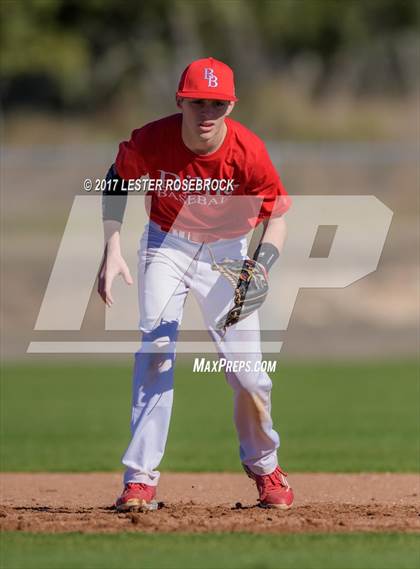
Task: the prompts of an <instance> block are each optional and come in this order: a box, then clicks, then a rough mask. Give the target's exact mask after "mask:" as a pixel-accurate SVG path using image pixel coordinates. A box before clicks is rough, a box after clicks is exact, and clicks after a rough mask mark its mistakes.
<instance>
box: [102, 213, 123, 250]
mask: <svg viewBox="0 0 420 569" xmlns="http://www.w3.org/2000/svg"><path fill="white" fill-rule="evenodd" d="M103 227H104V241H105V247H106V250H107V252H108V253H121V243H120V232H121V223H120V222H119V221H116V220H114V219H104V220H103Z"/></svg>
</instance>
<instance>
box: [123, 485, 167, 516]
mask: <svg viewBox="0 0 420 569" xmlns="http://www.w3.org/2000/svg"><path fill="white" fill-rule="evenodd" d="M155 496H156V486H148V485H147V484H141V483H137V482H129V483H128V484H126V485H125V487H124V491H123V493H122V494H121V496H120V497H119V498H118V500H117V501H116V503H115V507H116V509H117V510H118V511H119V512H129V511H132V510H154V509H156V508H155V506H157V503H156V502H155V501H154V500H153V499H154V497H155Z"/></svg>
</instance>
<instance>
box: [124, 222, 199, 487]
mask: <svg viewBox="0 0 420 569" xmlns="http://www.w3.org/2000/svg"><path fill="white" fill-rule="evenodd" d="M166 235H167V234H164V233H163V232H161V231H158V230H157V229H155V228H152V229H150V230H149V231H146V233H145V235H144V236H143V238H142V240H141V243H140V250H139V270H138V280H139V304H140V312H141V319H140V329H141V331H142V344H141V348H140V350H139V351H138V352H137V353H136V354H135V364H134V371H133V395H132V414H131V435H132V436H131V441H130V443H129V445H128V448H127V450H126V452H125V454H124V456H123V459H122V462H123V464H124V465H125V467H126V471H125V475H124V482H125V483H126V484H128V483H142V484H147V485H149V486H156V485H157V483H158V480H159V472H158V471H157V470H156V468H157V466H158V465H159V463H160V461H161V459H162V456H163V453H164V450H165V444H166V439H167V434H168V429H169V422H170V417H171V410H172V400H173V378H174V364H175V344H176V339H177V334H178V328H179V324H180V322H181V319H182V312H183V307H184V302H185V299H186V295H187V292H188V287H187V285H186V284H185V279H184V278H183V272H184V270H185V269H186V267H188V265H189V264H190V263H191V259H190V258H189V252H186V251H184V250H182V248H181V249H180V248H179V247H178V244H177V242H176V240H175V239H173V238H171V239H167V238H166Z"/></svg>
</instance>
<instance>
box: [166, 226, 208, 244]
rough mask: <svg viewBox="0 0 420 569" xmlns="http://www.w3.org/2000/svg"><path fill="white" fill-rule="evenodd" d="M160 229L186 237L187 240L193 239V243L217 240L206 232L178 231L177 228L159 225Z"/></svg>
mask: <svg viewBox="0 0 420 569" xmlns="http://www.w3.org/2000/svg"><path fill="white" fill-rule="evenodd" d="M161 230H162V231H165V232H166V233H172V235H176V236H177V237H181V239H187V241H193V242H194V243H209V242H210V241H218V239H215V238H214V237H213V236H212V235H209V234H208V233H196V232H195V231H180V230H179V229H172V228H170V229H166V228H163V227H161Z"/></svg>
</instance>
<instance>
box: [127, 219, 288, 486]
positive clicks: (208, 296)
mask: <svg viewBox="0 0 420 569" xmlns="http://www.w3.org/2000/svg"><path fill="white" fill-rule="evenodd" d="M209 247H210V248H211V251H212V253H213V256H214V258H215V259H216V261H221V260H223V259H225V258H230V259H240V258H246V253H247V241H246V238H245V237H243V238H238V239H228V240H220V241H216V242H213V243H210V244H209ZM209 247H208V246H207V245H206V244H201V243H195V242H192V241H189V240H187V239H185V238H181V237H179V236H177V235H174V234H172V233H166V232H164V231H162V230H161V229H160V227H159V226H158V225H157V224H155V223H153V222H152V221H151V222H150V223H149V224H148V225H147V226H146V230H145V232H144V234H143V236H142V238H141V241H140V248H139V264H138V280H139V283H138V286H139V305H140V314H141V316H140V330H141V331H142V333H143V334H142V346H141V348H140V350H139V351H138V352H137V353H136V354H135V364H134V372H133V396H132V415H131V441H130V443H129V445H128V448H127V450H126V452H125V454H124V456H123V459H122V462H123V464H124V465H125V467H126V471H125V475H124V482H125V483H128V482H142V483H145V484H149V485H157V484H158V481H159V472H158V471H157V470H156V469H157V467H158V465H159V463H160V461H161V460H162V457H163V454H164V451H165V445H166V440H167V435H168V430H169V422H170V418H171V410H172V401H173V382H174V364H175V348H176V339H177V333H178V329H179V326H180V324H181V320H182V313H183V307H184V303H185V300H186V297H187V294H188V292H189V291H191V292H192V294H194V296H195V298H196V299H197V301H198V304H199V306H200V308H201V311H202V313H203V317H204V321H205V324H206V326H207V327H208V330H209V332H210V334H211V336H212V338H213V340H214V342H215V344H216V347H217V351H218V354H219V357H224V358H226V359H227V360H235V361H238V360H243V359H245V360H247V361H252V362H255V361H260V360H261V349H260V329H259V320H258V313H256V312H255V313H254V314H251V315H250V316H249V317H247V318H245V319H244V320H242V321H240V322H238V324H236V325H234V326H232V327H230V328H228V329H227V331H226V334H225V335H224V336H222V334H221V333H220V332H219V331H217V330H215V328H214V324H215V322H216V321H217V319H218V318H219V317H220V316H222V315H223V314H225V313H226V312H227V310H228V308H230V307H231V306H232V297H233V289H232V286H231V284H230V283H229V282H228V281H227V280H226V279H225V277H223V276H222V275H220V273H219V272H217V271H214V270H212V268H211V265H212V257H211V253H210V251H209ZM251 369H253V366H252V367H251ZM225 375H226V379H227V381H228V383H229V385H230V386H231V387H232V389H233V391H234V421H235V426H236V430H237V433H238V438H239V444H240V448H239V453H240V459H241V462H242V463H243V464H244V465H246V466H248V467H249V468H250V469H251V470H252V471H253V472H255V473H256V474H268V473H271V472H272V471H273V470H274V469H275V468H276V466H277V448H278V447H279V445H280V440H279V436H278V434H277V433H276V431H274V430H273V424H272V420H271V413H270V411H271V406H270V393H271V386H272V384H271V380H270V378H269V376H268V375H267V373H266V372H262V371H258V372H257V371H245V370H244V371H240V372H237V373H233V372H227V373H225Z"/></svg>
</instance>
